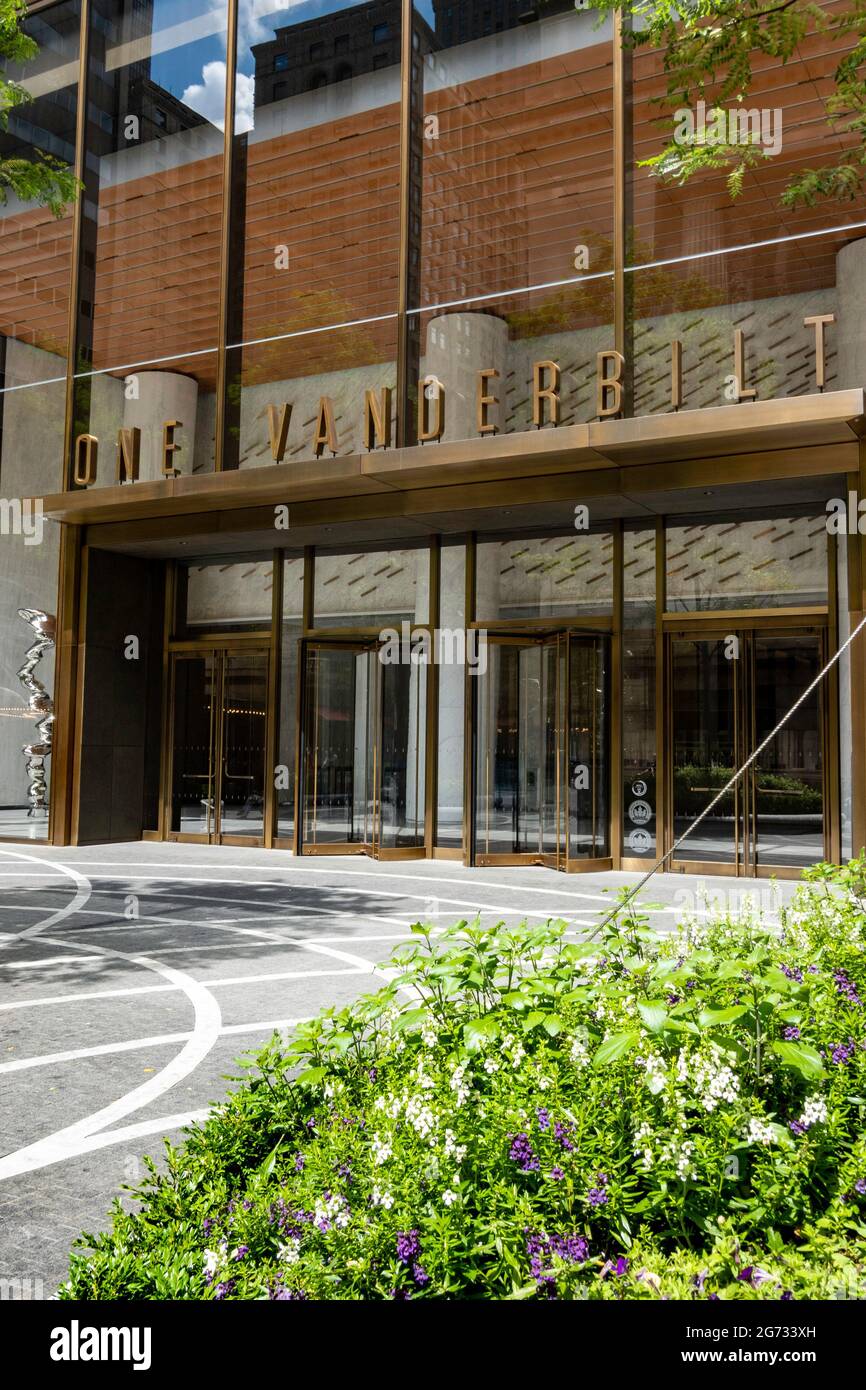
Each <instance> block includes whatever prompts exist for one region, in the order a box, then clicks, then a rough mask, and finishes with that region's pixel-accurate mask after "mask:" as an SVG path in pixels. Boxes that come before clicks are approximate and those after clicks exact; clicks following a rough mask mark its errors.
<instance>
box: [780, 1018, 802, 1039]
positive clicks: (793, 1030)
mask: <svg viewBox="0 0 866 1390" xmlns="http://www.w3.org/2000/svg"><path fill="white" fill-rule="evenodd" d="M782 1036H783V1037H785V1038H787V1039H788V1042H796V1041H797V1039H798V1038H799V1036H800V1030H799V1028H797V1027H796V1025H795V1024H793V1023H792V1024H791V1026H790V1028H786V1029H784V1032H783V1034H782Z"/></svg>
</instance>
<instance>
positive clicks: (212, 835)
mask: <svg viewBox="0 0 866 1390" xmlns="http://www.w3.org/2000/svg"><path fill="white" fill-rule="evenodd" d="M239 653H245V654H247V655H250V656H257V657H260V658H262V659H263V660H264V662H265V667H264V671H265V687H266V689H270V679H269V677H270V663H271V659H272V658H271V652H270V649H269V647H267V646H264V645H262V642H261V638H258V639H257V640H256V639H253V640H250V639H249V638H242V637H240V636H235V637H226V638H224V639H222V640H217V639H210V640H206V641H185V642H172V643H171V644H170V647H169V663H170V676H169V700H168V728H167V731H166V734H167V737H166V741H165V757H166V764H165V782H164V793H163V816H164V820H163V824H164V826H165V833H164V835H163V837H162V838H164V839H165V840H171V841H177V842H179V843H182V844H194V845H227V844H228V845H240V846H248V847H251V848H262V847H263V846H264V845H265V844H267V843H268V838H269V837H268V817H269V815H270V814H271V811H270V807H271V805H272V802H271V798H270V797H269V794H268V791H269V778H268V772H267V767H265V768H264V769H263V792H264V796H263V803H262V833H261V834H260V835H231V834H227V833H226V832H225V831H224V830H223V828H222V814H221V808H222V800H223V775H224V774H225V776H226V777H229V776H230V774H229V773H228V771H227V769H226V768H225V746H224V736H225V709H224V706H225V689H226V666H227V662H228V659H229V657H231V656H232V655H237V654H239ZM208 658H211V660H212V661H213V667H212V686H211V703H210V727H209V752H208V772H207V774H203V776H206V780H207V791H208V794H209V795H208V802H209V804H208V806H207V816H206V823H207V826H208V828H207V830H205V831H204V832H201V833H199V832H195V831H184V830H172V828H171V818H172V816H171V812H172V799H173V794H174V729H175V714H176V707H177V704H176V685H177V671H178V664H179V663H180V662H182V661H190V660H207V659H208ZM274 718H275V712H274V710H273V709H272V708H271V707H270V701H269V700H268V701H267V702H266V714H265V720H266V729H265V740H264V745H263V746H264V748H265V749H267V747H268V746H269V744H268V738H269V731H270V728H271V724H272V721H273V719H274ZM266 757H267V755H266V754H265V758H266Z"/></svg>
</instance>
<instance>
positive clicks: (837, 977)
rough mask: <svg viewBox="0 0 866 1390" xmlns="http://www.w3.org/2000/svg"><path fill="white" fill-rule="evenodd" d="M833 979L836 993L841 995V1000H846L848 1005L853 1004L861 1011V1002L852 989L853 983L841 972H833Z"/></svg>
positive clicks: (855, 991)
mask: <svg viewBox="0 0 866 1390" xmlns="http://www.w3.org/2000/svg"><path fill="white" fill-rule="evenodd" d="M833 979H834V981H835V983H836V993H837V994H841V995H842V997H843V999H847V1000H848V1003H849V1004H854V1005H855V1006H856V1007H857V1008H858V1009H862V1007H863V1000H862V999H861V998H860V995H859V994H858V993H857V990H856V988H855V987H854V982H853V981H852V980H849V979H848V976H847V975H846V974H844V973H843V971H841V970H834V972H833Z"/></svg>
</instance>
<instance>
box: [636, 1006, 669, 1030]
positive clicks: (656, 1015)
mask: <svg viewBox="0 0 866 1390" xmlns="http://www.w3.org/2000/svg"><path fill="white" fill-rule="evenodd" d="M637 1008H638V1013H639V1014H640V1016H641V1018H642V1019H643V1021H644V1023H645V1024H646V1026H647V1028H649V1030H650V1032H651V1033H660V1032H661V1030H662V1029H663V1028H664V1026H665V1024H666V1023H667V1020H668V1011H667V1009H666V1008H665V1007H664V1005H663V1004H638V1006H637Z"/></svg>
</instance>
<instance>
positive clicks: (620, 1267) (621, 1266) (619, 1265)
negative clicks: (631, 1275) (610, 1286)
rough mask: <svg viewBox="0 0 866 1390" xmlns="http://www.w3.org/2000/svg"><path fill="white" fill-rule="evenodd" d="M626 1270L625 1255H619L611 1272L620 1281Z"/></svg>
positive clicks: (626, 1261)
mask: <svg viewBox="0 0 866 1390" xmlns="http://www.w3.org/2000/svg"><path fill="white" fill-rule="evenodd" d="M627 1270H628V1260H627V1259H626V1257H625V1255H620V1257H619V1259H618V1260H617V1262H616V1264H615V1265H614V1267H613V1272H614V1274H615V1275H617V1277H618V1278H619V1279H621V1278H622V1276H623V1275H624V1274H625V1273H626V1271H627Z"/></svg>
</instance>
